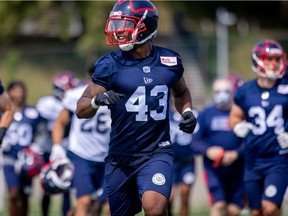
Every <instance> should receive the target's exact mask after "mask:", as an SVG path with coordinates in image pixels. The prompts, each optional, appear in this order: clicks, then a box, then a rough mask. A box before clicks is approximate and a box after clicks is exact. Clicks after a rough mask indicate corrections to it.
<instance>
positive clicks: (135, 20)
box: [105, 0, 159, 51]
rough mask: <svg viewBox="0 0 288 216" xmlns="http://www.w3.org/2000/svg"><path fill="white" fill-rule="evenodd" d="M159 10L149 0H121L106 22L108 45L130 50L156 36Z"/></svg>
mask: <svg viewBox="0 0 288 216" xmlns="http://www.w3.org/2000/svg"><path fill="white" fill-rule="evenodd" d="M158 18H159V17H158V11H157V9H156V7H155V6H154V5H153V4H152V3H151V2H150V1H149V0H140V1H139V0H119V1H117V3H116V4H115V5H114V7H113V9H112V11H111V12H110V16H109V18H108V20H107V22H106V27H105V34H106V42H107V44H108V45H119V47H120V49H122V50H124V51H129V50H131V49H132V48H133V47H134V44H143V43H145V42H146V41H148V40H149V39H151V38H153V37H155V36H156V33H157V27H158Z"/></svg>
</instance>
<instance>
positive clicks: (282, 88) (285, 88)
mask: <svg viewBox="0 0 288 216" xmlns="http://www.w3.org/2000/svg"><path fill="white" fill-rule="evenodd" d="M277 92H278V93H279V94H288V85H279V86H278V88H277Z"/></svg>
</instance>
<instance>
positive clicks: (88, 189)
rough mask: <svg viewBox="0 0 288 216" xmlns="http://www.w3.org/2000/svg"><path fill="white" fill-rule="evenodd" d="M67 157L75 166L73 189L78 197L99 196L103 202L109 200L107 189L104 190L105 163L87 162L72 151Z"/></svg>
mask: <svg viewBox="0 0 288 216" xmlns="http://www.w3.org/2000/svg"><path fill="white" fill-rule="evenodd" d="M67 156H68V158H69V159H70V160H71V162H72V163H73V165H74V177H73V181H72V187H73V188H75V189H76V197H77V198H79V197H81V196H85V195H94V196H96V195H97V198H98V199H99V200H100V201H101V202H102V201H105V200H106V198H107V194H106V190H105V187H104V188H103V186H104V169H105V163H104V162H94V161H88V160H85V159H83V158H81V157H79V156H78V155H76V154H74V153H72V152H71V151H68V152H67ZM99 192H101V194H99ZM97 193H98V194H97Z"/></svg>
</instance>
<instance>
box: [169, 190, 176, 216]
mask: <svg viewBox="0 0 288 216" xmlns="http://www.w3.org/2000/svg"><path fill="white" fill-rule="evenodd" d="M177 190H178V186H177V184H174V185H173V186H172V191H171V195H170V199H169V203H168V216H172V215H173V207H174V206H173V204H174V197H175V193H176V191H177Z"/></svg>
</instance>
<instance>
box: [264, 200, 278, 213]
mask: <svg viewBox="0 0 288 216" xmlns="http://www.w3.org/2000/svg"><path fill="white" fill-rule="evenodd" d="M262 211H263V215H264V216H278V215H280V209H279V208H278V206H277V205H276V204H275V203H272V202H270V201H263V202H262Z"/></svg>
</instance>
